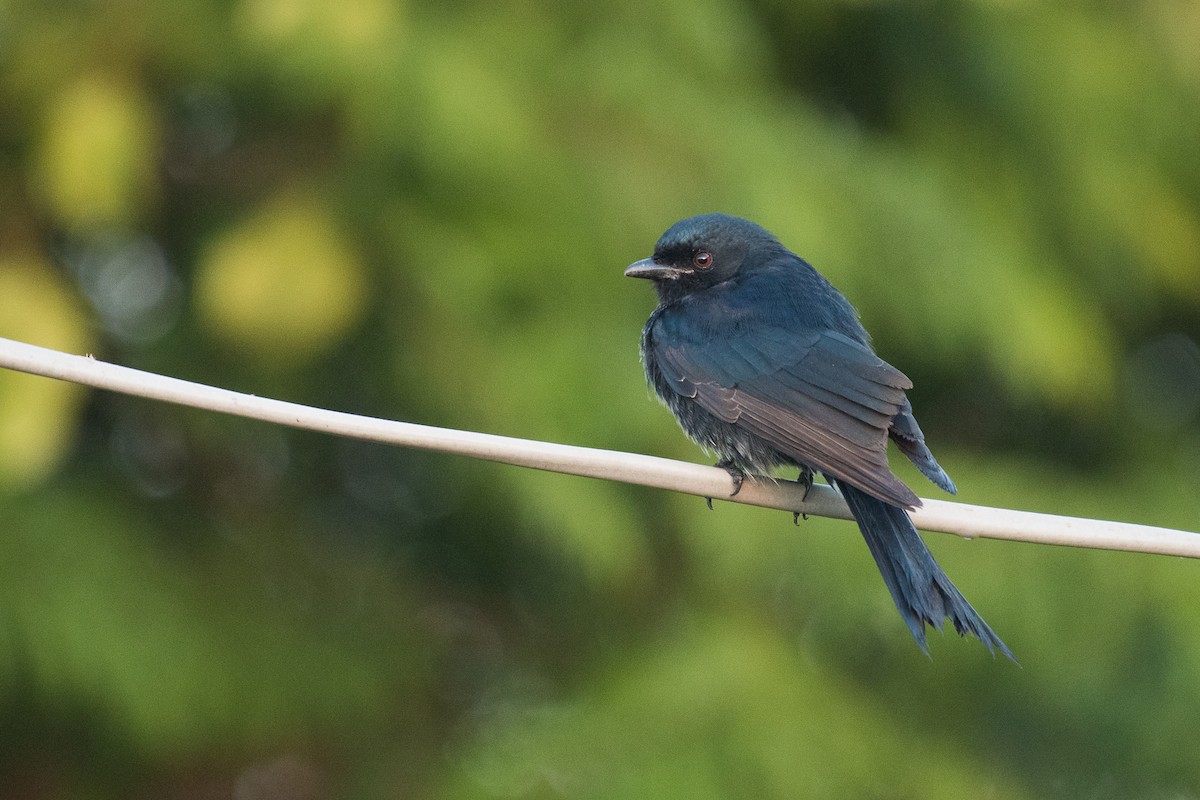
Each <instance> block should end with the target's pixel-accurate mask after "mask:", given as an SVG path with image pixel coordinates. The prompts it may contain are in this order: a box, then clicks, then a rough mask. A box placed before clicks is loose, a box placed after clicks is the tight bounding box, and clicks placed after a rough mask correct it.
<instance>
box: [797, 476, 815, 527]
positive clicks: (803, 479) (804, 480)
mask: <svg viewBox="0 0 1200 800" xmlns="http://www.w3.org/2000/svg"><path fill="white" fill-rule="evenodd" d="M796 483H798V484H800V485H801V486H803V487H804V496H803V497H801V498H800V502H807V501H808V493H809V492H811V491H812V487H813V471H812V470H811V469H809V468H808V467H804V468H802V469H801V470H800V474H799V475H798V476H797V477H796ZM805 519H808V517H805Z"/></svg>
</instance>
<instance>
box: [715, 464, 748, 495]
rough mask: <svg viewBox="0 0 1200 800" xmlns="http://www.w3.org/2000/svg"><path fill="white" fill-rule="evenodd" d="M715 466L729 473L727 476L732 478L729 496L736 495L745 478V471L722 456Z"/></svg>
mask: <svg viewBox="0 0 1200 800" xmlns="http://www.w3.org/2000/svg"><path fill="white" fill-rule="evenodd" d="M716 466H718V467H720V468H721V469H723V470H725V471H726V472H728V473H729V477H730V478H732V479H733V491H732V492H730V493H729V496H730V497H735V496H737V493H738V492H740V491H741V490H742V483H744V482H745V480H746V473H745V472H743V471H742V468H741V467H739V466H737V465H736V464H734V463H733V462H732V461H730V460H728V459H724V458H723V459H721V460H720V461H718V462H717V463H716Z"/></svg>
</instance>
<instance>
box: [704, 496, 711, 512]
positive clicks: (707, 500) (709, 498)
mask: <svg viewBox="0 0 1200 800" xmlns="http://www.w3.org/2000/svg"><path fill="white" fill-rule="evenodd" d="M704 502H706V503H708V510H709V511H712V510H713V507H712V498H711V497H706V498H704Z"/></svg>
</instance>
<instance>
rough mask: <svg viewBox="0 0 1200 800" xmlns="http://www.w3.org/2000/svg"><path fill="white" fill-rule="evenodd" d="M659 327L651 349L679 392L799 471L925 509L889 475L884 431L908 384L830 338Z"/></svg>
mask: <svg viewBox="0 0 1200 800" xmlns="http://www.w3.org/2000/svg"><path fill="white" fill-rule="evenodd" d="M672 327H674V326H672V325H670V324H669V322H668V323H667V324H666V325H660V326H658V329H657V330H656V331H655V335H654V337H653V343H652V346H653V349H654V355H655V357H656V360H657V363H658V365H659V367H660V368H661V369H662V372H663V374H664V375H665V376H666V377H667V378H668V379H669V380H670V382H671V386H672V388H673V389H674V391H675V392H677V393H678V394H680V395H682V396H685V397H690V398H693V399H694V400H695V401H696V402H697V403H699V404H700V406H701V408H703V409H704V410H706V411H708V412H709V413H710V414H713V415H715V416H717V417H719V418H720V419H722V420H724V421H726V422H728V423H731V424H733V425H736V426H738V427H741V428H743V429H745V430H746V431H748V432H750V433H753V434H754V435H756V436H758V437H759V438H761V439H764V440H766V441H767V442H769V443H770V444H771V445H772V446H773V447H774V448H775V449H777V450H779V451H780V452H782V453H785V454H787V455H788V456H790V457H792V458H794V459H795V460H796V461H798V462H799V463H801V464H804V465H806V466H808V467H810V468H812V469H815V470H820V471H821V472H823V473H825V474H827V475H829V476H831V477H833V478H837V479H840V480H843V481H846V482H848V483H850V484H853V485H854V486H857V487H859V488H860V489H862V490H863V491H865V492H868V493H869V494H872V495H874V496H876V497H878V498H879V499H881V500H884V501H886V502H889V503H893V504H895V505H899V506H903V507H905V508H914V507H916V506H919V505H920V504H921V501H920V500H919V499H918V498H917V496H916V495H915V494H914V493H913V491H912V490H911V489H909V488H908V487H907V486H906V485H904V483H903V482H901V481H900V479H899V478H897V477H896V476H895V475H893V474H892V472H891V470H890V469H889V468H888V463H887V441H888V429H889V427H890V426H891V424H892V420H893V418H894V417H895V416H896V415H897V414H898V413H899V412H900V411H901V410H902V409H903V408H905V406H906V403H907V398H906V397H905V394H904V392H905V390H906V389H910V388H912V382H911V381H910V380H909V379H908V378H907V377H906V376H905V375H904V373H902V372H900V371H899V370H897V369H896V368H895V367H892V366H891V365H890V364H888V363H887V362H885V361H884V360H883V359H881V358H879V357H878V356H876V355H875V353H873V352H872V351H871V349H870V348H869V347H867V346H866V345H863V344H861V343H860V342H857V341H855V340H854V339H852V338H850V337H848V336H844V335H842V334H840V333H835V332H832V331H820V332H812V331H810V332H796V331H790V330H787V329H784V328H781V327H780V328H775V327H766V328H762V327H760V328H756V329H755V330H753V331H752V332H742V333H740V334H737V335H733V336H724V337H719V336H710V337H705V340H704V341H696V340H695V339H694V338H693V337H690V336H687V335H680V332H679V331H672V330H671V329H672Z"/></svg>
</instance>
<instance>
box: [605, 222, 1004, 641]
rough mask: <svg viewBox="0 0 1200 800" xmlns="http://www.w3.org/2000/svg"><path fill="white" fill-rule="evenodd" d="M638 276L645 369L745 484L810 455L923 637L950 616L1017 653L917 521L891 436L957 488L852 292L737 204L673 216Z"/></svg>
mask: <svg viewBox="0 0 1200 800" xmlns="http://www.w3.org/2000/svg"><path fill="white" fill-rule="evenodd" d="M625 274H626V275H627V276H629V277H631V278H648V279H650V280H652V281H654V286H655V288H656V289H657V290H658V307H657V308H655V309H654V313H652V314H651V315H650V319H649V320H648V321H647V322H646V327H645V330H644V331H643V332H642V361H643V363H644V365H645V369H646V378H647V380H648V381H649V382H650V385H651V386H652V387H653V388H654V391H655V392H656V393H657V394H658V396H659V397H660V398H661V399H662V400H663V402H664V403H665V404H666V405H667V407H668V408H669V409H670V410H671V413H673V414H674V415H675V419H676V420H678V421H679V425H680V426H681V427H682V428H683V430H684V432H685V433H687V435H688V436H690V437H691V438H692V439H693V440H694V441H695V442H697V443H698V444H699V445H701V446H702V447H704V448H705V449H707V450H709V451H711V452H713V453H715V454H716V455H717V456H718V457H719V458H720V462H719V463H718V466H721V467H725V468H726V469H727V470H729V472H730V475H732V476H733V478H734V484H735V487H736V488H735V491H734V494H736V493H737V489H738V488H740V487H741V481H742V478H743V476H744V475H745V474H746V473H751V474H760V475H761V474H766V473H768V472H770V470H771V469H773V468H775V467H796V468H798V469H799V470H800V481H801V482H802V483H804V484H805V485H806V486H807V485H811V482H812V478H813V474H814V473H816V472H820V473H821V474H823V475H824V476H825V478H826V480H828V481H829V482H830V483H831V484H832V485H833V486H835V487H836V488H837V489H838V490H839V491H840V492H841V494H842V496H843V497H844V498H845V499H846V504H847V505H848V506H849V507H850V511H851V512H852V513H853V514H854V518H855V520H856V521H857V522H858V527H859V529H860V530H861V531H862V535H863V538H865V539H866V540H867V546H868V547H869V548H870V550H871V555H873V556H874V557H875V563H876V564H878V565H879V571H880V572H881V573H882V574H883V581H884V583H886V584H887V587H888V590H889V591H890V592H891V593H892V599H894V600H895V601H896V607H897V608H898V609H899V610H900V616H902V617H903V618H904V621H905V622H906V623H907V624H908V627H909V629H910V630H911V631H912V634H913V636H914V637H915V638H916V640H917V644H918V645H919V646H920V647H921V649H922V650H925V651H926V652H928V650H927V646H926V641H925V625H926V624H929V625H932V626H934V627H935V628H937V629H939V630H940V629H941V627H942V621H943V620H944V619H946V618H949V619H950V620H951V622H953V623H954V628H955V630H957V631H958V633H959V634H960V635H965V634H967V633H970V634H973V635H974V636H976V637H977V638H978V639H979V640H980V641H982V642H983V643H984V644H985V645H987V648H988V650H990V651H992V652H993V653H994V652H995V651H996V650H999V651H1000V652H1001V653H1003V654H1004V655H1006V656H1008V657H1009V658H1013V656H1012V653H1011V652H1009V649H1008V647H1006V646H1005V644H1004V642H1002V641H1000V637H998V636H996V634H995V633H993V632H992V629H991V628H990V627H988V624H987V623H986V622H984V621H983V618H982V617H980V616H979V614H978V613H977V612H976V611H975V609H973V608H971V605H970V603H968V602H967V601H966V598H964V597H963V596H962V594H961V593H960V592H959V591H958V589H957V588H955V586H954V584H953V583H951V582H950V579H949V578H948V577H947V576H946V573H944V572H943V571H942V569H941V567H939V566H938V565H937V562H935V561H934V560H933V555H932V554H931V553H930V552H929V550H928V548H926V546H925V543H924V541H922V540H921V537H920V535H919V534H918V533H917V529H916V528H915V527H913V524H912V520H911V519H909V516H908V513H907V510H911V509H913V508H916V507H917V506H919V505H921V501H920V499H919V498H918V497H917V496H916V494H914V493H913V491H912V490H911V489H909V488H908V486H906V485H905V484H904V483H903V482H901V481H900V479H899V478H897V477H896V476H895V475H893V474H892V471H891V469H890V468H889V467H888V461H887V443H888V439H889V438H891V440H892V441H894V442H895V443H896V445H897V447H898V448H899V449H900V452H902V453H904V455H906V456H908V458H909V459H910V460H911V461H912V462H913V463H914V464H916V466H917V468H918V469H919V470H920V471H921V472H922V473H924V475H925V476H926V477H927V478H929V479H930V480H931V481H933V482H934V483H935V484H937V485H938V486H939V487H941V488H942V489H944V490H945V491H947V492H950V493H951V494H954V493H956V492H957V489H956V488H955V486H954V483H953V481H951V480H950V477H949V476H948V475H947V474H946V472H945V471H944V470H943V469H942V468H941V467H940V466H939V465H938V463H937V461H936V460H934V457H933V454H932V453H931V452H929V448H928V447H926V446H925V436H924V434H922V433H921V429H920V427H918V426H917V421H916V419H915V418H914V417H913V414H912V406H911V405H910V404H909V401H908V398H907V396H906V395H905V390H907V389H911V388H912V382H911V381H910V380H909V379H908V378H907V377H906V376H905V375H904V374H903V373H902V372H900V371H899V370H898V369H896V368H895V367H893V366H891V365H890V364H888V363H887V362H885V361H883V360H882V359H881V358H879V357H878V356H877V355H875V351H874V350H873V349H872V348H871V344H870V338H869V337H868V335H867V332H866V330H865V329H864V328H863V326H862V324H861V323H860V322H859V320H858V312H857V311H855V309H854V307H853V306H852V305H850V301H848V300H847V299H846V298H845V297H843V296H842V294H841V292H839V291H838V290H837V289H835V288H834V287H833V285H832V284H830V283H829V281H827V280H825V278H823V277H822V276H821V275H820V274H819V273H818V272H817V271H816V270H815V269H813V267H812V266H811V265H809V264H808V262H806V261H805V260H804V259H802V258H800V257H799V256H797V255H795V254H794V253H792V252H791V251H789V250H788V249H787V248H786V247H784V246H783V245H782V244H780V243H779V240H778V239H776V238H775V237H774V236H773V235H771V234H770V233H768V232H767V231H766V230H764V229H763V228H761V227H759V226H758V225H755V224H754V223H753V222H749V221H747V220H744V219H740V218H738V217H732V216H728V215H725V214H704V215H702V216H698V217H691V218H689V219H685V220H682V221H681V222H677V223H675V224H674V225H672V226H671V228H670V229H668V230H667V232H666V233H664V234H663V235H662V238H661V239H659V240H658V244H656V245H655V246H654V255H653V256H652V257H651V258H647V259H644V260H642V261H638V262H636V263H634V264H632V265H630V266H629V267H628V268H627V269H626V270H625ZM906 509H907V510H906ZM1014 660H1015V659H1014Z"/></svg>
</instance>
